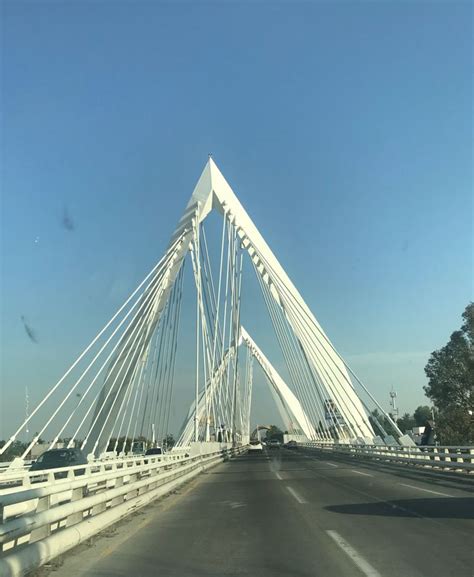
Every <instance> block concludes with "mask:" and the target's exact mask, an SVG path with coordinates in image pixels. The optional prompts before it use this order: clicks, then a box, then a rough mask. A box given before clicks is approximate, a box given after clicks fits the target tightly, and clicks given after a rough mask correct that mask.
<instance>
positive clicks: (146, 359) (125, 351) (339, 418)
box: [0, 159, 401, 458]
mask: <svg viewBox="0 0 474 577" xmlns="http://www.w3.org/2000/svg"><path fill="white" fill-rule="evenodd" d="M212 210H215V211H217V212H218V213H220V214H221V215H222V217H223V223H222V239H221V250H220V262H219V275H218V278H217V279H216V281H215V282H214V280H213V272H212V267H211V264H210V259H209V251H208V247H207V240H206V235H205V229H204V226H203V223H204V221H205V220H206V218H207V217H208V215H209V213H210V212H211V211H212ZM225 248H227V251H226V250H225ZM188 254H189V255H190V260H191V264H192V272H193V277H194V281H195V286H196V293H197V312H196V378H195V394H194V406H198V404H199V402H200V400H201V401H202V403H201V404H202V405H203V407H204V413H205V416H204V417H203V418H204V421H205V423H204V429H203V431H202V430H201V428H200V427H201V420H202V419H201V416H198V417H196V415H194V440H195V441H199V440H203V441H206V442H209V441H210V440H212V439H217V437H218V436H220V437H221V438H222V437H223V436H224V437H226V438H230V439H232V440H233V442H234V444H235V443H238V442H241V441H242V440H244V438H248V434H249V423H248V422H244V421H245V420H247V421H248V419H249V418H250V411H249V402H250V398H251V378H252V377H251V371H249V370H247V371H246V372H247V374H246V380H245V382H244V383H243V385H242V383H241V374H240V373H239V368H238V365H239V349H238V347H237V346H236V343H239V342H240V340H241V338H242V333H241V322H240V309H241V286H242V271H243V263H242V259H243V256H244V254H248V255H249V257H250V260H251V263H252V265H253V268H254V270H255V273H256V276H257V279H258V282H259V285H260V288H261V290H262V294H263V296H264V300H265V304H266V307H267V309H268V312H269V314H270V317H271V320H272V324H273V327H274V329H275V333H276V335H277V337H278V340H279V343H280V346H281V348H282V352H283V354H284V357H285V361H286V364H287V367H288V370H289V373H290V377H291V383H289V384H288V386H287V385H286V384H285V383H284V381H283V379H281V378H280V377H279V375H277V374H276V372H275V371H274V369H273V368H270V367H271V365H270V363H269V361H268V359H266V358H265V357H264V355H263V353H262V351H260V349H258V347H256V345H255V343H252V344H251V343H250V341H249V338H247V345H248V346H249V347H250V348H251V349H252V351H253V356H255V357H257V358H259V359H260V360H261V361H262V362H260V364H261V365H262V367H263V369H264V372H265V373H266V375H267V378H269V381H270V382H271V383H272V385H273V386H272V387H271V391H272V394H274V399H275V402H276V403H277V406H278V408H279V410H280V412H281V413H282V416H283V419H284V421H285V423H286V424H288V427H289V428H291V427H292V426H295V427H296V428H297V429H298V430H289V433H293V434H295V435H296V434H297V435H301V433H302V432H304V434H305V435H306V436H308V438H309V439H311V440H315V441H317V440H320V441H329V442H330V441H332V439H334V438H336V439H338V440H345V441H346V442H349V441H351V440H353V441H354V440H356V439H357V440H364V441H366V442H371V441H372V440H373V438H374V430H373V428H372V424H371V421H370V420H369V417H368V413H369V411H368V408H367V404H366V403H365V402H364V401H363V400H362V396H364V395H365V396H366V397H367V399H368V400H369V402H375V404H376V405H377V403H376V401H375V399H374V398H373V397H372V396H371V395H370V393H369V392H368V391H367V389H365V387H364V386H363V384H362V383H361V382H360V381H359V379H357V377H356V376H355V375H354V374H353V373H352V372H351V371H350V369H349V368H348V367H347V365H346V363H345V362H344V361H343V359H342V358H341V356H340V355H339V354H338V352H337V351H336V349H335V348H334V346H333V345H332V343H331V342H330V340H329V339H328V337H327V336H326V334H325V332H324V331H323V329H322V328H321V326H320V325H319V323H318V322H317V320H316V318H315V317H314V315H313V314H312V312H311V311H310V310H309V308H308V306H307V305H306V303H305V302H304V300H303V298H302V296H301V295H300V293H299V292H298V291H297V289H296V287H295V286H294V284H293V283H292V282H291V280H290V279H289V277H288V276H287V274H286V273H285V271H284V270H283V268H282V266H281V265H280V263H279V262H278V260H277V259H276V257H275V255H274V254H273V252H272V251H271V249H270V248H269V246H268V245H267V243H266V242H265V240H264V239H263V237H262V236H261V234H260V233H259V231H258V230H257V228H256V226H255V225H254V223H253V222H252V220H251V219H250V217H249V216H248V214H247V213H246V211H245V210H244V208H243V207H242V205H241V204H240V202H239V200H238V199H237V197H236V195H235V194H234V192H233V191H232V189H231V187H230V186H229V184H228V183H227V181H226V180H225V178H224V177H223V175H222V174H221V172H220V171H219V169H218V168H217V166H216V164H215V163H214V161H213V160H212V159H209V161H208V163H207V164H206V166H205V168H204V170H203V172H202V174H201V177H200V178H199V181H198V183H197V185H196V187H195V189H194V191H193V194H192V195H191V198H190V200H189V202H188V205H187V207H186V209H185V212H184V214H183V216H182V218H181V219H180V221H179V223H178V226H177V228H176V230H175V232H174V233H173V235H172V237H171V241H170V243H169V246H168V248H167V250H166V252H165V255H164V256H163V258H162V259H161V260H160V261H159V262H158V264H157V265H156V266H155V267H154V268H153V269H152V271H151V272H150V273H149V274H148V275H147V277H146V278H145V279H144V280H143V281H142V283H141V284H140V285H139V286H138V287H137V289H136V290H135V291H134V292H133V293H132V295H131V296H130V297H129V298H128V299H127V301H126V302H125V303H124V305H123V306H122V307H121V308H120V309H119V311H117V313H116V314H115V315H114V316H113V317H112V319H111V320H110V321H109V322H108V323H107V325H106V326H105V327H104V328H103V329H102V331H100V332H99V334H98V335H97V336H96V337H95V339H94V340H93V341H92V343H90V344H89V346H88V347H86V349H85V350H84V351H83V353H82V354H81V355H80V356H79V357H78V359H77V360H76V361H75V362H74V363H73V365H71V367H70V368H69V369H68V371H66V373H65V375H64V376H63V377H62V378H61V379H60V380H59V381H58V382H57V383H56V384H55V385H54V387H53V388H52V389H51V390H50V392H49V393H48V394H47V395H46V397H45V398H44V399H43V400H42V401H41V403H39V405H38V406H37V407H36V408H35V409H34V410H33V411H31V412H30V414H29V415H28V418H27V419H26V420H25V421H24V422H23V423H22V424H21V425H20V427H19V428H18V429H17V431H16V432H15V433H14V434H13V435H12V436H11V438H10V439H9V441H8V442H7V444H6V445H5V446H4V447H3V448H2V449H0V455H1V454H2V453H3V452H4V451H5V450H7V449H8V447H9V446H10V444H11V443H12V442H14V441H15V440H16V439H17V438H18V435H19V433H20V432H21V431H22V430H24V429H25V427H27V426H28V425H29V423H30V421H31V419H33V418H35V419H37V418H38V416H39V411H45V417H44V421H43V422H44V425H43V426H42V427H41V429H40V430H39V431H38V434H37V435H36V437H35V438H34V439H33V440H32V441H31V443H30V445H29V447H28V448H27V449H26V450H25V451H24V454H23V458H26V457H27V455H28V453H29V450H30V449H31V447H32V446H34V445H35V444H36V443H37V442H38V440H39V438H40V436H41V435H43V434H44V433H45V431H50V430H51V429H52V428H53V427H55V432H54V435H53V440H52V441H51V444H50V448H53V447H55V446H56V444H57V442H58V440H59V439H60V438H61V437H63V436H64V435H65V434H66V433H68V443H69V446H70V447H72V446H74V445H75V444H78V443H79V445H80V447H81V448H82V449H83V450H84V451H85V452H86V453H87V454H90V455H94V457H95V458H97V457H99V456H100V455H102V454H103V453H104V452H105V451H106V450H113V451H117V450H120V444H119V438H122V437H125V438H127V439H129V438H131V440H132V442H133V440H134V439H136V438H138V437H140V438H145V439H149V438H152V437H153V438H155V432H156V431H158V432H157V433H156V436H158V438H161V437H162V436H163V435H165V434H166V432H167V429H168V422H169V412H170V404H171V398H172V391H173V375H174V367H175V363H176V346H177V338H178V328H179V320H180V311H181V296H182V286H183V267H184V262H185V257H186V256H187V255H188ZM245 334H247V333H245ZM226 351H227V357H226ZM265 367H267V368H268V370H266V369H265ZM355 385H357V387H358V391H357V392H356V389H355ZM283 391H284V393H283ZM61 395H62V396H61ZM77 398H78V399H79V400H77ZM377 406H378V407H379V409H380V410H381V412H382V413H384V411H383V410H382V409H381V407H380V405H377ZM37 414H38V415H37ZM385 416H386V419H388V421H389V422H390V417H389V416H388V415H386V414H385ZM372 422H374V420H373V419H372ZM391 426H392V428H393V431H390V432H394V433H395V434H396V435H401V432H400V431H399V429H398V428H397V426H396V425H395V423H393V421H392V422H391ZM160 427H161V428H160ZM35 428H36V427H35ZM379 429H380V431H378V432H381V433H382V435H383V436H386V434H387V433H386V431H384V430H383V429H382V428H381V427H379ZM71 432H72V434H71Z"/></svg>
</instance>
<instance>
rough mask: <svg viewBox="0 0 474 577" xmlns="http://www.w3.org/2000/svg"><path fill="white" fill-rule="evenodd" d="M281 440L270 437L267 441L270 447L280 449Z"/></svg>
mask: <svg viewBox="0 0 474 577" xmlns="http://www.w3.org/2000/svg"><path fill="white" fill-rule="evenodd" d="M280 445H281V443H280V441H279V440H278V439H270V440H269V441H267V447H268V448H269V449H279V448H280Z"/></svg>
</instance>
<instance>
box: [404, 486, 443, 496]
mask: <svg viewBox="0 0 474 577" xmlns="http://www.w3.org/2000/svg"><path fill="white" fill-rule="evenodd" d="M399 484H400V485H402V486H403V487H410V489H417V491H425V492H426V493H433V495H441V496H442V497H452V496H453V495H448V494H447V493H440V492H438V491H431V490H430V489H423V488H422V487H415V485H406V484H405V483H399Z"/></svg>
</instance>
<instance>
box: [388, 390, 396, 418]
mask: <svg viewBox="0 0 474 577" xmlns="http://www.w3.org/2000/svg"><path fill="white" fill-rule="evenodd" d="M389 394H390V406H391V407H392V411H391V413H392V419H393V420H394V421H395V422H397V418H398V407H397V405H396V402H395V399H396V398H397V393H396V392H395V391H394V390H393V385H392V389H391V391H390V393H389Z"/></svg>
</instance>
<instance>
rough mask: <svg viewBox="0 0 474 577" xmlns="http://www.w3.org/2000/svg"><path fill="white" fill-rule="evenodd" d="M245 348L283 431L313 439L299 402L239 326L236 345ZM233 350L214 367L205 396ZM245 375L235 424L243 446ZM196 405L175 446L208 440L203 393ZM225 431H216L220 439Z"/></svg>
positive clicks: (249, 399)
mask: <svg viewBox="0 0 474 577" xmlns="http://www.w3.org/2000/svg"><path fill="white" fill-rule="evenodd" d="M242 345H245V346H246V347H247V349H248V351H249V353H250V355H251V358H252V359H256V360H257V362H258V364H259V365H260V367H261V369H262V371H263V372H264V374H265V377H266V381H267V383H268V386H269V388H270V391H271V393H272V395H273V398H274V400H275V403H276V405H277V407H278V410H279V412H280V416H281V418H282V421H283V423H284V424H285V428H286V430H287V431H291V432H292V433H293V434H294V435H298V436H300V437H303V438H306V439H314V438H315V430H314V427H313V426H312V425H311V421H310V418H309V417H308V415H307V414H306V413H305V411H304V410H303V408H302V406H301V404H300V402H299V401H298V399H297V398H296V396H295V395H294V393H293V392H292V391H291V389H290V388H289V387H288V385H287V384H286V383H285V381H284V380H283V379H282V377H281V376H280V374H279V373H278V371H277V370H276V369H275V368H274V367H273V365H272V364H271V362H270V361H269V360H268V359H267V357H266V356H265V355H264V354H263V352H262V351H261V350H260V348H259V347H258V346H257V344H256V343H255V341H254V340H253V339H252V338H251V337H250V335H249V334H248V332H247V331H246V330H245V328H244V327H243V326H241V327H240V338H239V341H238V343H237V346H238V347H240V346H242ZM235 352H236V347H235V346H233V347H232V348H230V349H229V350H227V351H226V354H225V356H224V359H223V363H222V364H221V365H220V366H219V367H218V368H217V370H216V371H215V373H214V374H213V377H212V379H210V383H209V394H210V395H214V394H215V389H216V388H217V387H218V385H219V383H220V380H221V379H222V378H223V376H224V375H225V370H226V368H227V364H228V362H229V360H230V359H231V358H232V357H234V356H235ZM251 370H252V365H251V364H250V366H249V371H251ZM249 371H248V372H247V383H248V387H247V390H248V395H247V396H246V398H245V399H244V403H243V404H244V407H243V411H242V419H241V422H239V423H238V425H237V426H238V430H239V435H241V438H240V439H239V440H240V441H241V442H245V443H247V442H248V441H249V439H250V430H249V427H250V419H249V418H248V417H249V416H250V408H251V403H252V381H253V376H252V374H251V372H249ZM195 407H196V405H195V403H193V404H192V405H191V407H190V409H189V412H188V416H187V420H186V422H185V424H184V426H183V429H182V431H181V434H180V436H179V440H178V443H177V444H178V446H188V445H189V444H190V443H191V442H192V441H196V440H198V441H199V440H201V441H209V440H210V438H209V435H210V432H209V426H208V423H207V420H206V398H205V391H204V390H203V391H202V393H201V395H200V397H199V402H198V408H197V410H196V409H195ZM196 422H197V423H198V437H197V438H196V436H195V423H196ZM228 433H229V431H226V430H225V429H223V428H222V429H221V430H220V435H221V440H222V441H224V440H227V441H229V440H230V439H229V438H228Z"/></svg>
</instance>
